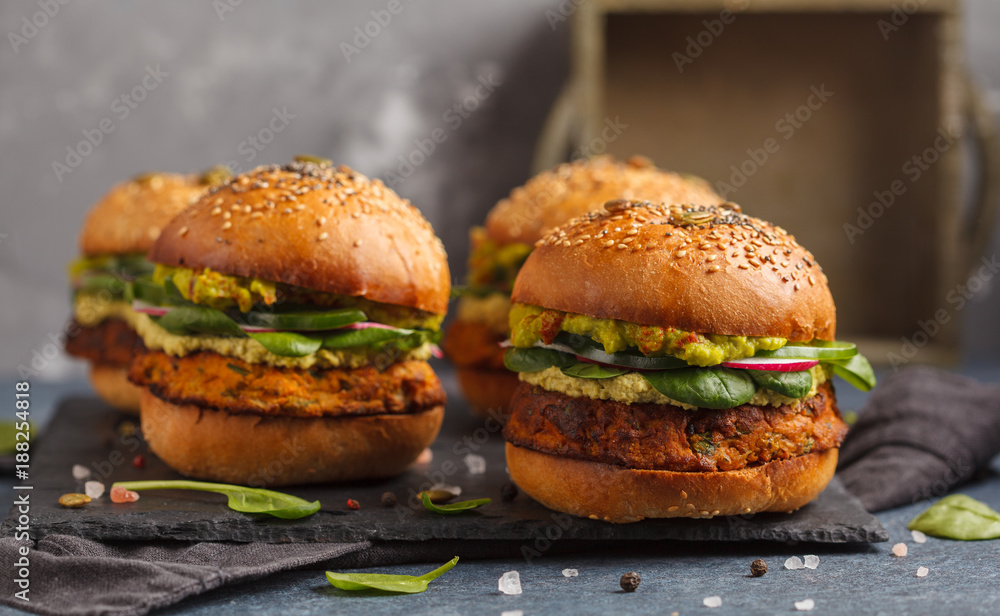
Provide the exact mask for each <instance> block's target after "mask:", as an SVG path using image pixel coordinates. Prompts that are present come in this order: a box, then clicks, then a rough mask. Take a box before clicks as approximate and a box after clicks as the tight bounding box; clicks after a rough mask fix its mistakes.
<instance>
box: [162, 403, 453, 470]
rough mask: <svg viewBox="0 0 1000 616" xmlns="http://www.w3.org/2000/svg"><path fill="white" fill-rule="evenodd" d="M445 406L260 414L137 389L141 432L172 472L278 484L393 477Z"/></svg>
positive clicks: (422, 444)
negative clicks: (356, 413)
mask: <svg viewBox="0 0 1000 616" xmlns="http://www.w3.org/2000/svg"><path fill="white" fill-rule="evenodd" d="M443 419H444V406H437V407H434V408H432V409H431V410H429V411H424V412H421V413H413V414H407V415H372V416H365V417H322V418H312V417H310V418H303V417H281V416H271V417H264V416H261V415H250V414H231V413H226V412H224V411H216V410H213V409H206V408H200V407H197V406H192V405H177V404H172V403H170V402H167V401H165V400H163V399H161V398H158V397H156V396H154V395H153V394H152V393H150V392H149V390H148V389H147V390H144V391H143V392H142V433H143V435H144V437H145V439H146V442H148V443H149V448H150V449H151V450H152V451H153V453H155V454H156V455H157V456H159V457H160V459H161V460H163V461H164V462H166V463H167V464H168V465H169V466H170V467H171V468H173V469H174V470H176V471H177V472H179V473H181V474H183V475H187V476H189V477H195V478H198V479H208V480H211V481H221V482H224V483H235V484H240V485H247V486H252V487H276V486H287V485H294V484H302V483H325V482H329V481H349V480H353V479H375V478H380V477H391V476H393V475H398V474H399V473H401V472H403V471H404V470H406V468H407V467H409V466H410V465H411V464H413V462H414V460H416V459H417V456H419V455H420V452H422V451H423V450H424V449H425V448H427V447H428V446H429V445H430V444H431V443H432V442H433V441H434V438H435V437H436V436H437V433H438V430H439V429H440V428H441V422H442V420H443Z"/></svg>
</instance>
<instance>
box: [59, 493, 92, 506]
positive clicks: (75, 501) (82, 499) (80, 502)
mask: <svg viewBox="0 0 1000 616" xmlns="http://www.w3.org/2000/svg"><path fill="white" fill-rule="evenodd" d="M89 502H90V497H89V496H87V495H86V494H80V493H78V492H71V493H69V494H63V495H62V496H60V497H59V504H60V505H62V506H63V507H69V508H70V509H79V508H80V507H83V506H84V505H86V504H87V503H89Z"/></svg>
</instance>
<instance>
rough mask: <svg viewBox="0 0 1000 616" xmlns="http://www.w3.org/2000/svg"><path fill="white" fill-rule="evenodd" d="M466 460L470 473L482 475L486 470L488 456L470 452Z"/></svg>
mask: <svg viewBox="0 0 1000 616" xmlns="http://www.w3.org/2000/svg"><path fill="white" fill-rule="evenodd" d="M464 461H465V466H466V467H468V469H469V474H470V475H482V474H483V473H485V472H486V458H484V457H483V456H480V455H476V454H474V453H470V454H469V455H467V456H465V459H464Z"/></svg>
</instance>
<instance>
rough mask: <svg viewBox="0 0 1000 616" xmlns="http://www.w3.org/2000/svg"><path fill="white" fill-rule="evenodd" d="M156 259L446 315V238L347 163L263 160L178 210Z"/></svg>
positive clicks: (448, 284)
mask: <svg viewBox="0 0 1000 616" xmlns="http://www.w3.org/2000/svg"><path fill="white" fill-rule="evenodd" d="M149 259H150V260H151V261H153V262H155V263H163V264H166V265H176V266H183V267H190V268H196V269H197V268H205V267H207V268H211V269H213V270H215V271H218V272H221V273H224V274H230V275H235V276H247V277H257V278H262V279H264V280H271V281H275V282H283V283H286V284H290V285H296V286H301V287H306V288H309V289H315V290H319V291H326V292H329V293H337V294H341V295H351V296H361V297H365V298H367V299H370V300H372V301H376V302H382V303H387V304H397V305H400V306H408V307H411V308H418V309H420V310H425V311H428V312H433V313H437V314H444V313H445V312H446V310H447V307H448V298H449V294H450V290H451V277H450V274H449V273H448V260H447V256H446V255H445V252H444V246H443V245H442V244H441V241H440V240H439V239H438V238H437V236H435V235H434V230H433V229H431V226H430V224H429V223H428V222H427V220H426V219H424V217H423V216H422V215H421V214H420V212H419V211H418V210H417V209H416V208H415V207H413V206H412V205H411V204H410V202H409V201H406V200H405V199H401V198H400V197H399V196H398V195H396V193H394V192H393V191H392V190H390V189H389V188H387V187H386V186H385V185H384V184H383V183H382V182H381V181H379V180H369V179H368V178H366V177H365V176H363V175H361V174H360V173H358V172H356V171H354V170H352V169H349V168H347V167H343V166H341V167H336V168H334V167H330V166H321V165H317V164H313V163H304V162H296V163H291V164H289V165H285V166H283V167H278V166H268V167H258V168H256V169H254V170H252V171H249V172H247V173H244V174H242V175H239V176H236V177H234V178H232V179H231V180H230V181H228V182H227V183H225V184H223V185H221V186H217V187H215V188H213V189H212V190H211V191H210V192H209V193H208V194H206V195H204V196H203V197H202V198H201V199H199V200H198V202H197V203H195V204H194V205H193V206H191V207H190V208H188V209H187V210H185V211H184V212H182V213H181V214H180V215H178V216H177V217H176V218H175V219H174V220H173V221H172V222H171V223H170V224H169V225H167V227H166V228H165V229H164V231H163V235H162V236H161V237H160V239H159V241H157V242H156V243H155V244H154V245H153V248H152V250H151V251H150V253H149Z"/></svg>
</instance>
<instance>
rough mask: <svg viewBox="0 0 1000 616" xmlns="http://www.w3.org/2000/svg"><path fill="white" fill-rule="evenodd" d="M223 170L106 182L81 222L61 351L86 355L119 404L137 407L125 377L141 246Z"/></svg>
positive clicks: (104, 392) (97, 383) (98, 381)
mask: <svg viewBox="0 0 1000 616" xmlns="http://www.w3.org/2000/svg"><path fill="white" fill-rule="evenodd" d="M227 176H228V171H226V170H225V168H215V169H211V170H209V171H207V172H205V173H204V174H202V175H200V176H199V175H197V174H190V175H180V174H175V173H146V174H143V175H141V176H138V177H136V178H133V179H131V180H129V181H127V182H122V183H120V184H118V185H116V186H115V187H114V188H112V189H111V192H109V193H108V194H107V195H105V197H104V198H103V199H102V200H101V201H100V202H98V203H97V205H95V206H94V207H93V209H91V210H90V213H89V214H88V215H87V218H86V220H85V221H84V223H83V229H82V231H81V233H80V252H81V253H82V256H81V257H80V258H78V259H77V260H76V261H74V262H73V263H71V264H70V266H69V277H70V284H71V285H72V288H73V321H72V322H71V323H70V327H69V328H67V331H68V333H69V335H68V336H67V339H66V352H67V353H68V354H70V355H73V356H75V357H79V358H80V359H85V360H87V361H89V362H90V382H91V384H92V385H93V387H94V390H95V391H96V392H97V394H98V395H99V396H100V397H101V398H103V399H104V400H105V401H106V402H107V403H108V404H110V405H112V406H114V407H115V408H117V409H119V410H122V411H126V412H131V413H138V412H139V393H140V390H139V388H137V387H136V386H134V385H132V384H131V383H129V381H128V378H127V376H126V374H127V370H128V364H129V361H130V360H131V359H132V350H133V348H134V347H135V345H136V343H137V342H138V337H137V336H136V334H135V329H134V327H133V322H134V320H135V314H134V313H133V312H132V308H131V304H130V302H129V301H128V298H126V296H125V295H126V289H127V287H128V283H129V281H131V280H133V279H134V278H135V277H137V276H139V275H142V274H145V273H149V272H151V271H152V269H153V266H152V265H151V264H150V263H149V261H147V260H146V252H148V251H149V248H150V247H151V246H152V245H153V242H154V241H155V240H156V238H157V237H159V235H160V230H161V229H163V227H165V226H166V225H167V223H168V222H170V220H171V219H172V218H173V217H174V216H175V215H177V214H178V213H179V212H180V211H181V210H183V209H184V208H185V207H187V206H188V205H190V204H191V202H192V201H193V200H194V199H196V198H197V197H199V196H200V195H201V194H202V193H204V192H205V191H206V190H207V189H208V188H209V187H210V186H211V185H212V183H213V182H219V181H222V180H224V179H225V178H226V177H227Z"/></svg>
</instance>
